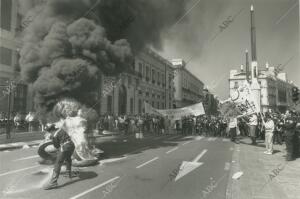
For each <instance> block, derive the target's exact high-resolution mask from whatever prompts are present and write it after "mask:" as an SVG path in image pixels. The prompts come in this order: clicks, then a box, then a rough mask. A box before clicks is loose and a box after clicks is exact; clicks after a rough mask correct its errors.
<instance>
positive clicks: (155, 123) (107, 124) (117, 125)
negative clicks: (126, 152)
mask: <svg viewBox="0 0 300 199" xmlns="http://www.w3.org/2000/svg"><path fill="white" fill-rule="evenodd" d="M96 128H97V129H98V130H100V131H104V130H105V131H118V132H121V133H123V134H125V135H129V134H136V136H137V138H142V137H143V135H144V133H152V134H156V135H159V134H162V133H170V130H171V120H169V119H168V118H167V117H161V116H156V115H148V114H143V115H120V116H117V115H109V114H107V115H102V116H100V117H99V120H98V122H97V125H96Z"/></svg>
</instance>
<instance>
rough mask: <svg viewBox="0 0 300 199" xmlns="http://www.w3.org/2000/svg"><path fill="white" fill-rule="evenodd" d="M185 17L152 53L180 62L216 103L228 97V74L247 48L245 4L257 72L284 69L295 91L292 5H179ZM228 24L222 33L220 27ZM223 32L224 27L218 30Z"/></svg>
mask: <svg viewBox="0 0 300 199" xmlns="http://www.w3.org/2000/svg"><path fill="white" fill-rule="evenodd" d="M185 1H187V6H186V14H185V15H183V16H182V17H180V18H179V20H178V22H177V23H175V24H174V25H173V26H172V27H171V28H170V29H169V30H168V31H167V32H165V33H164V34H163V35H162V37H163V48H162V49H161V50H158V52H159V53H160V54H161V55H162V56H164V57H165V58H167V59H173V58H182V59H184V60H185V61H186V62H188V64H187V66H186V68H187V69H188V70H190V71H191V72H192V73H193V74H195V75H196V76H197V77H198V78H199V79H200V80H202V81H203V82H204V84H205V85H207V86H208V88H209V90H210V91H211V92H212V93H213V94H216V95H217V96H218V97H219V99H226V98H228V97H229V92H228V91H229V83H228V78H229V71H230V70H231V69H239V68H240V65H241V64H243V65H245V50H246V49H248V50H249V57H250V58H251V46H250V5H251V4H253V5H254V11H255V24H256V40H257V60H258V65H259V68H264V67H265V63H266V62H268V63H269V65H270V66H277V65H279V64H285V63H287V62H288V61H289V62H288V64H286V66H285V69H284V71H285V72H286V73H287V77H288V79H289V80H292V81H293V82H294V83H295V84H296V85H298V86H300V65H299V3H298V0H200V1H199V0H185ZM227 19H231V21H232V22H230V23H229V24H228V26H227V28H225V29H223V31H220V26H222V23H223V22H224V21H226V20H227ZM223 27H224V25H223Z"/></svg>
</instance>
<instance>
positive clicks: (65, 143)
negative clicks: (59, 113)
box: [44, 124, 75, 190]
mask: <svg viewBox="0 0 300 199" xmlns="http://www.w3.org/2000/svg"><path fill="white" fill-rule="evenodd" d="M46 131H49V132H54V134H53V136H51V138H52V140H53V145H54V147H55V148H57V149H58V154H57V158H56V161H55V165H54V169H53V174H52V177H51V179H50V182H49V184H47V185H46V186H45V187H44V189H45V190H49V189H54V188H57V186H58V183H57V180H58V178H59V175H60V171H61V166H62V165H63V163H64V162H66V170H67V174H68V175H69V178H72V177H73V176H72V159H71V156H72V154H73V152H74V149H75V145H74V143H73V142H72V140H71V138H70V136H69V135H68V133H67V132H66V131H65V130H63V129H62V128H59V129H57V128H56V127H55V125H54V124H52V125H50V126H48V128H46Z"/></svg>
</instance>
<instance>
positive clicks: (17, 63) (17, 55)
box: [15, 52, 21, 72]
mask: <svg viewBox="0 0 300 199" xmlns="http://www.w3.org/2000/svg"><path fill="white" fill-rule="evenodd" d="M16 57H17V61H16V64H15V71H17V72H20V71H21V68H20V64H19V60H20V53H19V52H16Z"/></svg>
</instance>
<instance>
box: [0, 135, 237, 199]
mask: <svg viewBox="0 0 300 199" xmlns="http://www.w3.org/2000/svg"><path fill="white" fill-rule="evenodd" d="M100 147H101V149H102V150H104V151H105V152H106V153H107V158H106V159H104V160H102V161H101V163H100V164H99V165H97V166H93V167H86V168H80V170H79V171H80V176H79V177H76V178H73V179H72V180H70V179H68V178H65V177H63V176H61V177H60V178H59V188H57V189H54V190H47V191H46V190H43V189H42V186H43V185H45V183H46V182H47V180H48V179H49V176H50V175H51V173H50V172H49V171H50V170H51V166H46V165H39V164H38V163H37V161H38V160H39V157H38V156H37V154H36V150H37V148H30V149H18V150H14V151H10V152H0V161H1V162H0V190H1V192H0V198H7V199H9V198H18V199H20V198H22V199H25V198H26V199H29V198H30V199H31V198H33V199H35V198H36V199H40V198H43V199H48V198H49V199H77V198H91V199H94V198H97V199H103V198H107V199H194V198H195V199H196V198H197V199H201V198H211V199H219V198H220V199H222V198H226V187H227V183H228V179H229V177H230V176H229V172H230V168H231V164H232V162H231V161H232V160H231V158H232V153H233V147H234V146H233V143H231V142H230V141H229V140H228V139H223V138H208V137H200V136H186V137H182V136H176V135H167V136H161V137H150V138H147V139H145V140H142V141H137V140H135V141H133V140H119V141H117V142H110V143H102V144H101V146H100ZM183 161H188V162H189V163H188V164H186V165H185V166H184V168H180V165H181V164H182V163H183ZM193 165H197V166H198V167H195V169H194V170H191V169H190V168H192V167H193ZM190 170H191V171H190ZM188 171H190V172H188ZM185 172H187V173H186V174H185V175H183V176H182V177H181V178H179V179H178V180H176V181H175V178H176V176H177V177H178V176H179V175H180V176H181V175H182V174H184V173H185Z"/></svg>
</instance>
